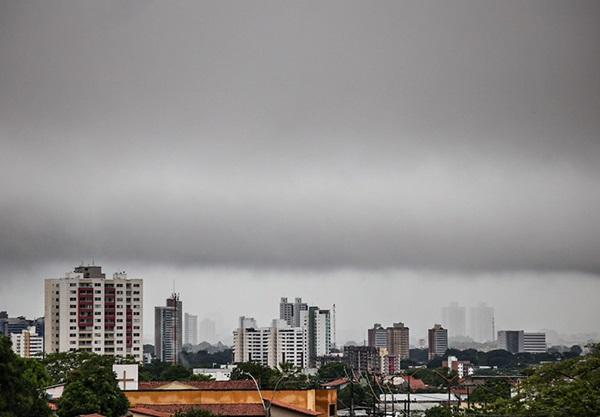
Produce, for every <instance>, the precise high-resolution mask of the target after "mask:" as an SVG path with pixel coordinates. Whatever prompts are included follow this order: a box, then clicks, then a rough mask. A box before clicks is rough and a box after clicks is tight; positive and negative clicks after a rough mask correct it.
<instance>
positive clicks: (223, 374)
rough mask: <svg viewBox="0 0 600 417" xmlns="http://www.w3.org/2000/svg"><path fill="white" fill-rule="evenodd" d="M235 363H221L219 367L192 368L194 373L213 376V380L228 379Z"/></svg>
mask: <svg viewBox="0 0 600 417" xmlns="http://www.w3.org/2000/svg"><path fill="white" fill-rule="evenodd" d="M235 368H236V365H221V367H220V368H194V370H193V371H192V372H193V373H194V375H207V376H211V377H213V378H214V380H215V381H229V380H230V379H231V372H232V371H233V370H234V369H235Z"/></svg>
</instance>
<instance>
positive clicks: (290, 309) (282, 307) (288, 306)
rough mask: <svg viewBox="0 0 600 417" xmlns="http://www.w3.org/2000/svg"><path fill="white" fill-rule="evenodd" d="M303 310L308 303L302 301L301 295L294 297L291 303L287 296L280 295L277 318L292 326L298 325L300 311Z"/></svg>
mask: <svg viewBox="0 0 600 417" xmlns="http://www.w3.org/2000/svg"><path fill="white" fill-rule="evenodd" d="M305 310H308V304H306V303H303V302H302V298H301V297H296V298H295V299H294V302H293V303H292V302H289V301H288V299H287V297H281V300H280V301H279V318H280V319H281V320H285V321H286V322H287V324H289V325H290V326H292V327H300V323H301V312H302V311H305Z"/></svg>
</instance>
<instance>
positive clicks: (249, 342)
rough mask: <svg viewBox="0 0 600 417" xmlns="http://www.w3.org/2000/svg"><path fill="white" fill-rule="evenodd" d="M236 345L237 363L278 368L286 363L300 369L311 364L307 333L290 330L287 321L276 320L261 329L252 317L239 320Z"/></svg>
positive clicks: (300, 329) (234, 340)
mask: <svg viewBox="0 0 600 417" xmlns="http://www.w3.org/2000/svg"><path fill="white" fill-rule="evenodd" d="M233 342H234V361H235V362H236V363H240V362H256V363H260V364H261V365H265V366H270V367H277V366H278V365H279V364H280V363H283V362H284V363H291V364H293V365H294V366H296V367H299V368H306V367H307V365H308V339H307V334H306V330H305V329H303V328H301V327H291V326H290V325H289V324H287V322H286V321H285V320H284V319H279V320H273V322H272V324H271V327H258V326H257V325H256V321H255V320H254V319H253V318H247V317H240V323H239V327H238V328H237V329H236V330H234V332H233Z"/></svg>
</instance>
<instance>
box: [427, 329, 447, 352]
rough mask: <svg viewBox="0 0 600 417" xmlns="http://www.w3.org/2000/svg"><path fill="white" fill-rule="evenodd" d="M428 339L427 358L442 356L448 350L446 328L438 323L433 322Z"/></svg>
mask: <svg viewBox="0 0 600 417" xmlns="http://www.w3.org/2000/svg"><path fill="white" fill-rule="evenodd" d="M428 340H429V359H430V360H431V359H433V358H435V357H436V356H443V355H444V353H446V350H448V330H446V329H444V328H443V327H442V326H441V325H439V324H434V325H433V328H431V329H429V332H428Z"/></svg>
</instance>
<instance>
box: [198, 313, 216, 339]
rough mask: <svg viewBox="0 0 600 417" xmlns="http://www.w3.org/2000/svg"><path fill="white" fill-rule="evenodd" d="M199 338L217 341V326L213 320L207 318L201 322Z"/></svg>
mask: <svg viewBox="0 0 600 417" xmlns="http://www.w3.org/2000/svg"><path fill="white" fill-rule="evenodd" d="M199 339H200V342H209V343H214V342H217V326H216V324H215V322H214V321H213V320H211V319H209V318H206V319H203V320H202V321H201V322H200V326H199Z"/></svg>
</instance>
